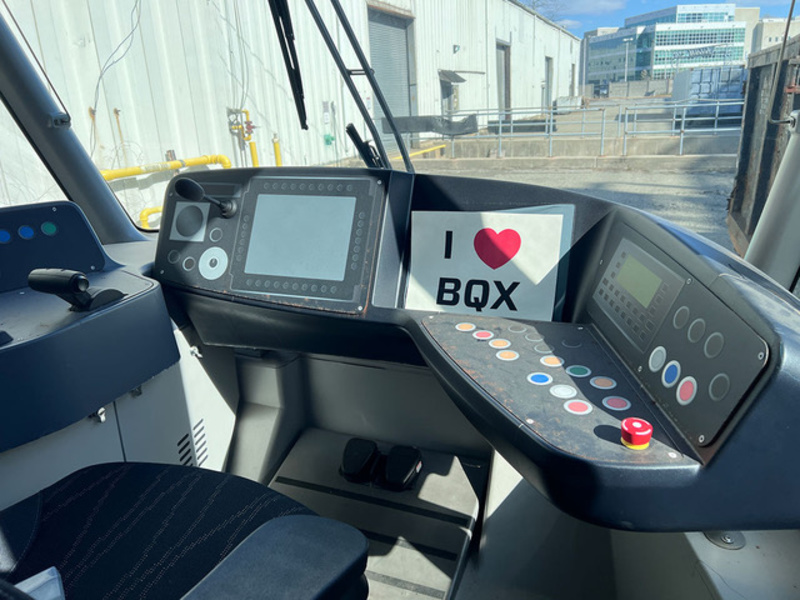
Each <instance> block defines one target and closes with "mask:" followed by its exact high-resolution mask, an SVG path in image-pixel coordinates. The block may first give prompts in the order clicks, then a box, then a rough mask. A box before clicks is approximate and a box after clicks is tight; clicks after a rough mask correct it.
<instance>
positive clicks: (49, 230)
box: [39, 221, 58, 236]
mask: <svg viewBox="0 0 800 600" xmlns="http://www.w3.org/2000/svg"><path fill="white" fill-rule="evenodd" d="M39 229H41V230H42V233H43V234H45V235H47V236H53V235H55V234H57V233H58V226H57V225H56V224H55V223H53V222H52V221H45V222H44V223H42V226H41V227H40V228H39Z"/></svg>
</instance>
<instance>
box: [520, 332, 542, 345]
mask: <svg viewBox="0 0 800 600" xmlns="http://www.w3.org/2000/svg"><path fill="white" fill-rule="evenodd" d="M525 339H526V340H528V341H529V342H533V343H534V344H535V343H537V342H541V341H543V340H544V338H543V337H542V336H541V335H539V334H538V333H536V332H534V333H526V334H525Z"/></svg>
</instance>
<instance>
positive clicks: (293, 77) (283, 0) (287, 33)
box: [269, 0, 308, 129]
mask: <svg viewBox="0 0 800 600" xmlns="http://www.w3.org/2000/svg"><path fill="white" fill-rule="evenodd" d="M269 8H270V10H271V11H272V20H273V21H274V22H275V29H276V30H277V32H278V41H279V42H280V45H281V53H282V54H283V62H284V64H285V65H286V73H287V75H289V84H290V85H291V87H292V95H293V96H294V104H295V106H296V107H297V116H298V117H300V127H302V128H303V129H308V122H307V120H306V104H305V96H304V95H303V80H302V78H301V77H300V64H299V63H298V62H297V52H296V51H295V47H294V30H293V29H292V17H291V15H290V14H289V4H288V3H287V0H269Z"/></svg>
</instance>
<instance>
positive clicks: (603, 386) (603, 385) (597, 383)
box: [589, 377, 617, 390]
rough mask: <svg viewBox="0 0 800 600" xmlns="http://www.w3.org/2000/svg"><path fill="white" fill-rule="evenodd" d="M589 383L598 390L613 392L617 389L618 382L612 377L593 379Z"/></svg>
mask: <svg viewBox="0 0 800 600" xmlns="http://www.w3.org/2000/svg"><path fill="white" fill-rule="evenodd" d="M589 383H591V384H592V387H594V388H597V389H598V390H613V389H614V388H615V387H617V382H616V381H614V380H613V379H611V377H592V378H591V379H590V380H589Z"/></svg>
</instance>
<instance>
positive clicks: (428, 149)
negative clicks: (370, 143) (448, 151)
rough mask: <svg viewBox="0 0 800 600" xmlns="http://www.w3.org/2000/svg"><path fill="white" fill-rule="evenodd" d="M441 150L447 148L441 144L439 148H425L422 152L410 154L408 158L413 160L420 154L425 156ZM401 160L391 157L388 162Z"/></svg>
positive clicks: (399, 157)
mask: <svg viewBox="0 0 800 600" xmlns="http://www.w3.org/2000/svg"><path fill="white" fill-rule="evenodd" d="M442 148H447V144H442V145H441V146H434V147H433V148H425V149H424V150H417V151H416V152H412V153H411V154H409V155H408V158H414V157H415V156H420V155H422V154H427V153H428V152H434V151H436V150H441V149H442ZM401 158H403V157H402V156H400V155H397V156H393V157H391V158H390V159H389V160H400V159H401Z"/></svg>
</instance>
